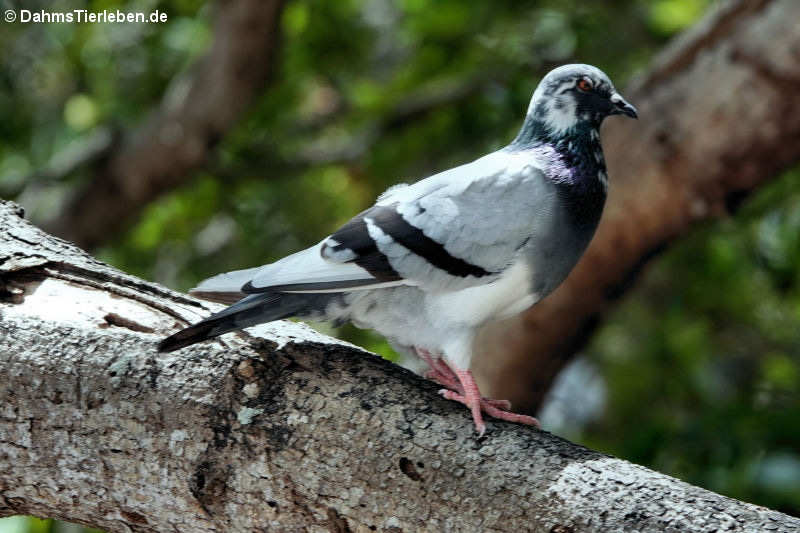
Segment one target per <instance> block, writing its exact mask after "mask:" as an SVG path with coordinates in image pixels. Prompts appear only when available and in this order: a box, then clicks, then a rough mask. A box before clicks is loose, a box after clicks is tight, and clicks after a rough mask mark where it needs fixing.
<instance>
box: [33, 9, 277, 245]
mask: <svg viewBox="0 0 800 533" xmlns="http://www.w3.org/2000/svg"><path fill="white" fill-rule="evenodd" d="M283 4H284V0H230V1H227V2H220V3H219V4H218V5H217V14H216V20H215V30H214V43H213V45H212V47H211V50H210V51H209V52H208V54H207V55H206V56H205V57H204V58H203V59H202V60H200V61H199V62H198V63H197V64H196V65H195V66H194V68H193V69H192V70H191V71H190V72H189V73H188V76H186V77H183V78H180V79H178V80H176V82H174V83H173V86H172V87H171V89H170V90H169V91H168V92H167V95H166V96H165V98H164V101H163V102H162V104H161V107H160V109H158V110H157V111H156V112H155V113H153V114H152V115H151V116H150V118H149V119H148V120H146V121H145V123H144V124H143V125H142V126H141V127H140V128H139V129H138V130H137V131H135V132H133V133H132V134H130V135H128V136H127V137H125V138H124V139H123V140H122V144H121V145H120V146H118V147H115V148H114V149H112V150H110V151H109V153H110V155H109V157H107V158H105V159H102V160H101V161H100V167H99V168H98V169H97V171H96V172H95V173H94V177H93V179H92V181H91V182H89V184H88V185H87V186H86V187H85V188H84V189H82V190H81V191H80V192H79V193H78V194H76V195H75V197H74V198H73V199H72V200H71V201H69V203H68V204H67V206H65V208H64V211H63V212H62V214H61V215H60V216H59V217H58V218H57V219H56V220H55V221H53V222H52V223H49V224H48V228H50V230H51V231H53V232H54V233H57V234H58V235H61V236H63V237H65V238H67V239H70V240H73V241H75V242H78V243H79V244H81V245H82V246H84V247H93V246H95V245H97V244H100V243H102V242H104V241H105V239H106V236H107V235H108V234H109V233H115V232H117V231H119V230H120V229H122V228H124V227H125V226H126V225H127V224H128V223H129V222H130V220H131V218H132V217H134V216H135V215H136V214H138V213H139V212H140V210H141V209H142V208H143V207H144V206H145V205H147V203H148V202H150V201H151V200H152V199H153V198H155V197H156V196H158V195H159V194H161V193H162V192H163V191H164V190H169V189H171V188H174V187H176V186H177V185H178V184H180V183H183V182H184V181H185V180H186V175H187V174H189V173H191V171H192V170H194V169H196V168H198V167H199V166H201V165H203V164H204V163H205V162H206V160H207V158H208V156H209V154H210V152H211V150H212V149H213V148H214V147H215V146H216V144H217V143H218V142H219V141H220V139H221V138H222V137H223V135H224V134H225V133H226V132H227V131H228V129H230V127H231V126H233V124H234V123H235V122H236V120H237V119H238V118H239V116H240V115H241V113H242V112H243V111H244V110H245V109H246V108H247V106H248V105H249V104H250V102H251V101H252V100H253V98H254V97H255V96H256V95H257V94H258V93H259V91H260V90H261V88H262V87H263V86H264V85H265V84H266V82H267V80H268V79H269V76H270V74H271V72H272V68H273V63H274V60H273V58H274V56H275V50H276V48H277V46H278V41H279V39H278V32H279V23H280V15H281V12H282V8H283ZM120 206H124V209H121V208H120Z"/></svg>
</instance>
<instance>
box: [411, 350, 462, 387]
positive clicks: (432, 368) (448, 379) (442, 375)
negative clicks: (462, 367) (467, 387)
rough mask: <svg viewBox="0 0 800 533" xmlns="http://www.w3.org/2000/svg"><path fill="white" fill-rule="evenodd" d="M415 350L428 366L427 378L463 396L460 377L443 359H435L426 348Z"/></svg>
mask: <svg viewBox="0 0 800 533" xmlns="http://www.w3.org/2000/svg"><path fill="white" fill-rule="evenodd" d="M415 350H416V352H417V355H418V356H420V357H421V358H422V359H423V360H424V361H425V362H426V363H427V364H428V371H427V372H425V377H426V378H427V379H431V380H433V381H435V382H436V383H438V384H439V385H443V386H445V387H447V388H448V389H453V390H454V391H457V392H459V393H462V394H463V392H464V389H463V388H462V387H461V383H460V382H459V380H458V377H457V376H456V375H455V374H454V373H453V371H452V370H451V369H450V367H449V366H447V363H445V362H444V360H442V358H441V357H435V356H434V355H432V354H431V352H429V351H428V350H426V349H424V348H415Z"/></svg>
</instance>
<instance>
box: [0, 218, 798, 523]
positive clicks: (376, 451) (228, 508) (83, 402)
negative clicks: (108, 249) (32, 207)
mask: <svg viewBox="0 0 800 533" xmlns="http://www.w3.org/2000/svg"><path fill="white" fill-rule="evenodd" d="M20 215H21V212H20V210H19V209H18V208H17V207H16V206H14V205H13V204H10V203H5V202H3V203H0V331H1V332H2V335H0V516H5V515H10V514H20V513H24V514H34V515H38V516H53V517H58V518H62V519H65V520H69V521H73V522H79V523H83V524H89V525H93V526H98V527H102V528H104V529H106V530H108V531H111V532H116V531H137V532H162V531H225V532H238V531H242V532H245V531H247V532H251V531H286V532H292V531H309V530H312V531H325V530H328V531H337V532H345V531H354V532H356V531H364V532H367V531H386V532H389V531H391V532H397V531H487V532H491V531H495V532H499V531H513V532H517V531H542V532H555V531H561V532H566V531H574V532H577V531H581V532H592V531H598V532H600V531H603V532H606V531H638V532H662V531H674V532H677V531H681V532H692V531H712V530H717V531H722V530H725V531H733V532H762V531H785V532H789V531H797V529H798V528H800V520H798V519H795V518H791V517H789V516H786V515H782V514H780V513H777V512H774V511H770V510H767V509H764V508H761V507H757V506H754V505H749V504H746V503H741V502H737V501H735V500H732V499H729V498H725V497H723V496H719V495H717V494H714V493H711V492H708V491H706V490H703V489H700V488H697V487H693V486H691V485H688V484H686V483H683V482H681V481H678V480H675V479H672V478H669V477H667V476H664V475H661V474H658V473H656V472H652V471H649V470H647V469H645V468H642V467H639V466H636V465H633V464H630V463H627V462H625V461H622V460H619V459H615V458H613V457H608V456H605V455H602V454H599V453H597V452H593V451H591V450H587V449H585V448H582V447H580V446H576V445H574V444H571V443H569V442H567V441H564V440H562V439H559V438H558V437H554V436H552V435H550V434H548V433H545V432H540V431H536V430H533V429H531V428H527V427H522V426H517V425H512V424H508V423H498V422H493V423H491V425H490V428H489V433H488V434H487V436H486V437H485V438H483V439H478V438H476V436H475V435H474V433H473V427H472V424H471V422H470V418H469V415H468V413H467V411H466V410H464V409H463V408H462V407H461V406H459V405H456V404H454V403H452V402H448V401H446V400H444V399H442V398H440V397H439V396H438V395H437V394H436V387H435V386H434V385H433V384H432V383H430V382H426V381H424V380H422V379H420V378H418V377H416V376H414V375H412V374H410V373H408V372H406V371H404V370H402V369H400V368H399V367H396V366H394V365H392V364H390V363H387V362H385V361H382V360H380V359H379V358H377V357H374V356H372V355H370V354H368V353H366V352H362V351H360V350H358V349H356V348H355V347H352V346H349V345H345V344H342V343H338V342H336V341H334V340H333V339H330V338H327V337H324V336H322V335H320V334H317V333H315V332H313V331H311V330H310V329H309V328H307V327H305V326H302V325H299V324H293V323H288V322H280V323H274V324H269V325H266V326H262V327H259V328H254V329H251V330H249V331H250V333H249V335H242V336H240V337H236V336H232V335H228V336H225V337H223V338H222V339H221V340H218V341H215V342H210V343H205V344H201V345H197V346H193V347H191V348H190V349H185V350H181V351H178V352H175V353H172V354H159V353H157V352H156V350H155V346H156V342H157V340H158V339H159V338H160V336H161V335H163V334H165V333H166V332H168V331H170V330H174V329H175V328H177V327H178V326H180V325H182V324H186V323H187V322H189V321H193V320H196V319H197V318H199V317H201V316H204V315H205V314H207V313H208V307H209V305H210V304H205V303H201V302H199V301H196V300H194V299H191V298H188V297H186V296H183V295H180V294H177V293H174V292H172V291H169V290H168V289H165V288H163V287H159V286H157V285H154V284H151V283H147V282H144V281H142V280H139V279H136V278H134V277H132V276H128V275H126V274H124V273H121V272H118V271H115V270H114V269H112V268H110V267H108V266H107V265H104V264H102V263H100V262H97V261H95V260H94V259H92V258H90V257H88V256H87V255H85V254H84V253H83V252H81V251H80V250H79V249H77V248H75V247H73V246H72V245H70V244H69V243H66V242H64V241H61V240H59V239H56V238H53V237H50V236H48V235H47V234H45V233H43V232H41V231H40V230H38V229H36V228H34V227H32V226H30V225H29V224H27V223H26V222H25V221H24V220H22V219H21V218H20Z"/></svg>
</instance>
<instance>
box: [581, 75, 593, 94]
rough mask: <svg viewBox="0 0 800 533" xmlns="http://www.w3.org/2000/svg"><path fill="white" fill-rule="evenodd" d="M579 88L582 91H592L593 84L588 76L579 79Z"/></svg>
mask: <svg viewBox="0 0 800 533" xmlns="http://www.w3.org/2000/svg"><path fill="white" fill-rule="evenodd" d="M578 89H580V90H581V91H591V90H592V84H591V82H590V81H589V80H587V79H586V78H581V79H579V80H578Z"/></svg>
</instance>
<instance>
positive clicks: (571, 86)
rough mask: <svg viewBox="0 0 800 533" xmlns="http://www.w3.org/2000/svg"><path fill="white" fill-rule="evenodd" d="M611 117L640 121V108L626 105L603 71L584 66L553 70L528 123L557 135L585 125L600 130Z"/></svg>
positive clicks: (539, 90) (541, 85)
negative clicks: (535, 123)
mask: <svg viewBox="0 0 800 533" xmlns="http://www.w3.org/2000/svg"><path fill="white" fill-rule="evenodd" d="M609 115H627V116H629V117H631V118H637V115H636V108H635V107H633V106H632V105H631V104H629V103H628V102H627V101H625V99H624V98H623V97H622V96H621V95H620V94H619V93H618V92H617V90H616V89H615V88H614V84H613V83H611V80H610V79H608V76H606V74H605V73H604V72H603V71H602V70H600V69H599V68H597V67H593V66H591V65H582V64H574V65H564V66H561V67H558V68H556V69H553V70H551V71H550V72H549V73H548V74H547V76H545V77H544V78H543V79H542V81H541V82H540V83H539V86H538V87H537V88H536V91H535V92H534V93H533V98H531V104H530V106H529V107H528V119H529V120H531V119H532V120H533V121H536V122H539V123H541V124H542V125H544V126H545V127H546V128H547V129H548V130H550V131H551V132H552V133H553V134H556V135H558V134H563V133H564V132H566V131H568V130H570V129H573V128H575V127H577V126H580V125H582V124H583V125H587V126H590V127H592V128H597V127H599V126H600V123H601V122H602V121H603V119H604V118H606V117H607V116H609Z"/></svg>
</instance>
